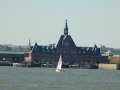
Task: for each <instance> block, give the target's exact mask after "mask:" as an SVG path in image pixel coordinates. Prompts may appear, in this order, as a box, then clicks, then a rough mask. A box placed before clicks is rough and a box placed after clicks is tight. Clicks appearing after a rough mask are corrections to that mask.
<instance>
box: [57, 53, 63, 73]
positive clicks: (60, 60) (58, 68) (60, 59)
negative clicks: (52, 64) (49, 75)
mask: <svg viewBox="0 0 120 90" xmlns="http://www.w3.org/2000/svg"><path fill="white" fill-rule="evenodd" d="M61 68H62V57H61V55H60V58H59V61H58V65H57V68H56V72H61Z"/></svg>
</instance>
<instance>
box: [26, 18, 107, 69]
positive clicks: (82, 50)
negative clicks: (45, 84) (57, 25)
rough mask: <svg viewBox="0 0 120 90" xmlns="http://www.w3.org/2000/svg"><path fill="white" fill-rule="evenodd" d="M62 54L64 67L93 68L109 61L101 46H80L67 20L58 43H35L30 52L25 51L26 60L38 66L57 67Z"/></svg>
mask: <svg viewBox="0 0 120 90" xmlns="http://www.w3.org/2000/svg"><path fill="white" fill-rule="evenodd" d="M60 55H61V56H62V59H63V67H80V68H91V67H92V66H97V65H98V64H99V63H107V62H108V60H107V57H106V56H101V53H100V48H98V47H97V45H95V46H94V47H78V46H76V44H75V43H74V41H73V39H72V37H71V35H69V34H68V25H67V20H66V22H65V28H64V34H63V35H61V37H60V39H59V41H58V43H57V45H56V46H55V45H54V44H51V45H49V46H42V45H38V44H37V43H35V45H34V46H33V47H31V51H30V52H29V53H25V54H24V56H25V62H27V63H31V64H32V65H37V66H47V67H56V64H57V62H58V59H59V56H60Z"/></svg>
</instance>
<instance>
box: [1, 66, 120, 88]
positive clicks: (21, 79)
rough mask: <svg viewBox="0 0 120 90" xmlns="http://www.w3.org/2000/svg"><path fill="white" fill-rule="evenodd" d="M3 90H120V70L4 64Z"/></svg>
mask: <svg viewBox="0 0 120 90" xmlns="http://www.w3.org/2000/svg"><path fill="white" fill-rule="evenodd" d="M0 90H120V71H119V70H99V69H63V72H61V73H58V72H55V68H24V67H0Z"/></svg>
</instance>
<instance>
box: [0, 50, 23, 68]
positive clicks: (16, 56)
mask: <svg viewBox="0 0 120 90" xmlns="http://www.w3.org/2000/svg"><path fill="white" fill-rule="evenodd" d="M23 61H24V52H9V51H0V65H1V66H10V65H12V63H22V62H23Z"/></svg>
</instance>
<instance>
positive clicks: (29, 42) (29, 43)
mask: <svg viewBox="0 0 120 90" xmlns="http://www.w3.org/2000/svg"><path fill="white" fill-rule="evenodd" d="M29 46H30V47H31V41H30V38H29Z"/></svg>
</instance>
